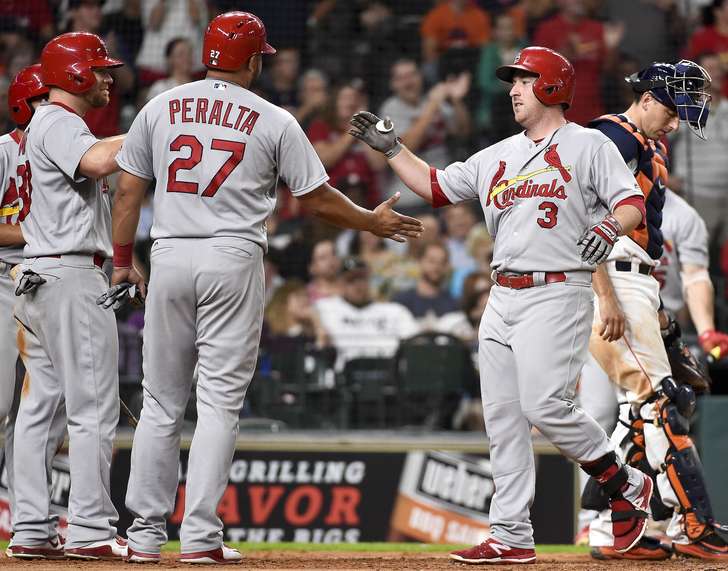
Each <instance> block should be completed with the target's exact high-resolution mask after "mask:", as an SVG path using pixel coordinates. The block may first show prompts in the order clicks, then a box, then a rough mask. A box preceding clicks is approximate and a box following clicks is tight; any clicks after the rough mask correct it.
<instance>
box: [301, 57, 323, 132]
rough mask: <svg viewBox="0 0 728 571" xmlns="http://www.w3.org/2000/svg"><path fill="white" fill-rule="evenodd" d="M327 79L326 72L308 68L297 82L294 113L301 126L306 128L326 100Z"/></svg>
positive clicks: (321, 110) (317, 114)
mask: <svg viewBox="0 0 728 571" xmlns="http://www.w3.org/2000/svg"><path fill="white" fill-rule="evenodd" d="M328 89H329V80H328V78H327V77H326V74H325V73H324V72H322V71H320V70H318V69H309V70H308V71H306V72H305V73H304V74H303V75H302V76H301V79H300V80H299V82H298V102H299V105H298V109H296V112H295V113H294V115H295V116H296V119H297V120H298V122H299V123H300V124H301V127H303V129H304V131H306V130H308V127H309V126H310V124H311V121H312V120H313V119H315V118H316V117H318V116H319V115H320V114H321V113H322V112H323V110H324V108H325V107H326V102H327V101H328Z"/></svg>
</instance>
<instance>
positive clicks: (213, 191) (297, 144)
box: [117, 79, 328, 249]
mask: <svg viewBox="0 0 728 571" xmlns="http://www.w3.org/2000/svg"><path fill="white" fill-rule="evenodd" d="M117 161H118V163H119V166H120V167H121V168H122V169H124V170H125V171H127V172H129V173H131V174H134V175H136V176H139V177H141V178H144V179H153V178H154V179H156V188H155V193H154V222H153V225H152V230H151V237H152V238H153V239H158V238H209V237H215V236H232V237H240V238H245V239H247V240H251V241H253V242H255V243H257V244H260V245H261V247H263V248H264V249H265V248H266V247H267V244H266V230H265V220H266V218H268V216H269V215H270V214H271V212H272V211H273V208H274V207H275V200H276V196H275V190H276V187H277V185H278V179H279V177H280V178H282V179H283V181H284V182H285V183H286V184H287V185H288V187H289V188H290V190H291V193H292V194H293V195H294V196H301V195H303V194H306V193H308V192H310V191H312V190H314V189H316V188H318V187H319V186H320V185H321V184H323V183H324V182H326V181H327V180H328V175H327V174H326V171H325V169H324V166H323V164H322V163H321V160H320V159H319V158H318V155H317V154H316V151H315V150H314V149H313V146H312V145H311V143H310V142H309V141H308V139H307V138H306V135H305V133H304V132H303V130H302V129H301V127H300V125H299V124H298V122H297V121H296V120H295V118H294V117H293V116H292V115H291V114H290V113H288V112H287V111H285V110H284V109H281V108H280V107H276V106H275V105H273V104H271V103H269V102H267V101H265V100H264V99H262V98H261V97H259V96H257V95H255V94H254V93H252V92H251V91H249V90H247V89H245V88H243V87H241V86H239V85H236V84H234V83H228V82H225V81H220V80H217V79H204V80H201V81H196V82H193V83H188V84H186V85H182V86H179V87H176V88H174V89H171V90H170V91H167V92H165V93H162V94H161V95H158V96H157V97H155V98H154V99H152V100H151V101H150V102H149V103H147V105H146V106H145V107H144V108H143V109H142V110H141V111H140V112H139V115H137V117H136V119H135V120H134V123H133V124H132V126H131V129H129V134H128V135H127V138H126V140H125V141H124V145H123V146H122V149H121V152H120V153H119V155H118V157H117Z"/></svg>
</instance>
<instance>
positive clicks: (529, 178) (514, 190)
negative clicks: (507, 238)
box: [486, 144, 572, 210]
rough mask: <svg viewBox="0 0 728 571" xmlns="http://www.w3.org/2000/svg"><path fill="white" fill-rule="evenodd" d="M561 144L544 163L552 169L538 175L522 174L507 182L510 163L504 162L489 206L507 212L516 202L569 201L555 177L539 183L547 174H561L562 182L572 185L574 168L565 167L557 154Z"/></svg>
mask: <svg viewBox="0 0 728 571" xmlns="http://www.w3.org/2000/svg"><path fill="white" fill-rule="evenodd" d="M557 146H558V144H555V145H551V146H550V147H549V148H548V149H546V152H545V153H544V161H545V162H546V164H547V165H548V166H546V167H543V168H540V169H537V170H535V171H532V172H529V173H526V174H519V175H516V176H515V177H513V178H509V179H503V178H502V177H503V174H504V173H505V170H506V162H505V161H500V164H499V166H498V171H497V172H496V174H495V176H493V179H492V181H491V183H490V188H489V189H488V194H487V197H486V206H488V205H489V204H490V203H491V202H493V204H494V205H495V206H496V208H498V209H500V210H503V209H505V208H508V207H509V206H511V205H512V204H513V200H514V199H515V198H534V197H539V198H559V199H562V200H563V199H566V189H565V187H564V185H563V184H560V183H559V180H558V179H557V178H556V177H554V178H553V179H551V180H550V181H543V182H541V181H540V180H535V179H536V178H537V177H540V176H541V175H543V174H546V173H551V172H553V173H559V176H560V177H561V179H562V181H563V182H565V183H568V182H571V179H572V176H571V172H570V171H571V170H572V167H571V166H568V165H567V166H564V164H563V162H562V161H561V157H560V156H559V153H558V152H557V150H556V147H557Z"/></svg>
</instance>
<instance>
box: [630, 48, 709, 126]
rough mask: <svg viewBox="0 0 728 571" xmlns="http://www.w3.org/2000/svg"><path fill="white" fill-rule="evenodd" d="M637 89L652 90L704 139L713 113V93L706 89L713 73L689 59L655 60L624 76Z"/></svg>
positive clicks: (658, 99) (638, 90) (659, 99)
mask: <svg viewBox="0 0 728 571" xmlns="http://www.w3.org/2000/svg"><path fill="white" fill-rule="evenodd" d="M625 81H626V82H627V83H629V84H630V85H631V86H632V90H633V91H635V92H636V93H646V92H648V91H649V92H650V93H651V94H652V96H653V97H654V98H655V99H657V101H659V102H660V103H662V104H663V105H665V106H666V107H668V108H670V109H672V110H674V111H676V112H677V114H678V117H679V118H680V120H681V121H683V122H685V123H687V124H688V126H689V127H690V130H691V131H692V132H693V133H695V134H696V135H697V136H698V137H700V138H701V139H705V138H706V137H705V132H704V129H705V126H706V124H707V123H708V114H709V113H710V100H711V96H710V95H709V94H708V93H707V89H708V87H709V86H710V82H711V79H710V74H708V72H707V71H706V70H705V69H704V68H702V67H701V66H699V65H698V64H697V63H695V62H692V61H690V60H687V59H683V60H680V61H679V62H677V63H675V64H672V63H653V64H652V65H650V66H649V67H647V68H645V69H643V70H642V71H640V72H638V73H633V74H632V75H630V76H629V77H625Z"/></svg>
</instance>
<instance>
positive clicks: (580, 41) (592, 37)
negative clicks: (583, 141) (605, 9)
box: [531, 0, 624, 125]
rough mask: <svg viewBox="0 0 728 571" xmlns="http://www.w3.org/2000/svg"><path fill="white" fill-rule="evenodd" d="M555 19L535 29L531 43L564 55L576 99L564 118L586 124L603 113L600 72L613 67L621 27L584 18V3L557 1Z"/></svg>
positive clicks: (542, 23) (565, 0) (622, 30)
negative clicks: (572, 74)
mask: <svg viewBox="0 0 728 571" xmlns="http://www.w3.org/2000/svg"><path fill="white" fill-rule="evenodd" d="M557 5H558V7H559V10H558V12H557V13H556V15H555V16H553V17H551V18H549V19H548V20H545V21H543V22H541V24H539V25H538V27H537V28H536V31H535V33H534V36H533V42H531V43H533V44H534V45H537V46H545V47H547V48H551V49H553V50H556V51H557V52H559V53H561V54H563V55H564V56H565V57H566V58H568V59H569V61H571V63H572V64H573V65H574V70H575V71H576V83H575V86H576V92H577V93H578V94H579V95H578V97H575V98H574V102H573V103H572V105H571V107H570V108H569V110H568V111H567V113H566V117H567V119H569V120H570V121H574V122H575V123H579V124H580V125H586V124H587V123H588V122H589V121H590V120H591V119H593V118H595V117H598V116H599V115H603V114H604V103H603V101H602V94H601V89H600V88H601V83H602V73H603V72H604V71H605V70H606V69H609V68H611V66H613V64H614V61H615V53H614V49H615V48H616V46H617V45H618V44H619V42H620V40H621V38H622V35H623V32H624V25H623V24H602V23H601V22H599V21H597V20H593V19H591V18H588V17H587V15H586V10H585V4H584V0H558V2H557Z"/></svg>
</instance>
